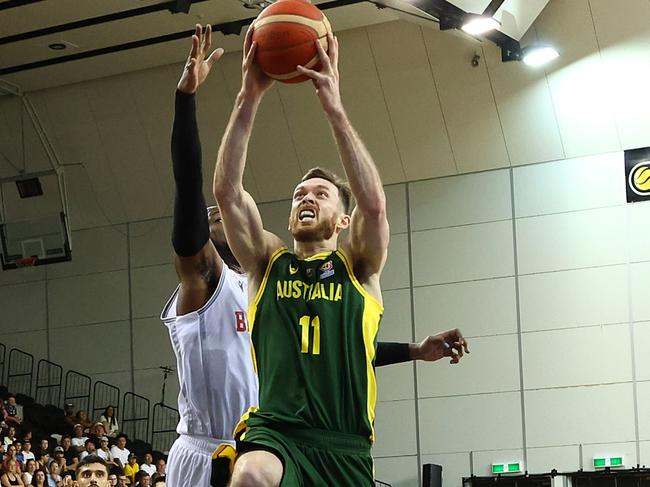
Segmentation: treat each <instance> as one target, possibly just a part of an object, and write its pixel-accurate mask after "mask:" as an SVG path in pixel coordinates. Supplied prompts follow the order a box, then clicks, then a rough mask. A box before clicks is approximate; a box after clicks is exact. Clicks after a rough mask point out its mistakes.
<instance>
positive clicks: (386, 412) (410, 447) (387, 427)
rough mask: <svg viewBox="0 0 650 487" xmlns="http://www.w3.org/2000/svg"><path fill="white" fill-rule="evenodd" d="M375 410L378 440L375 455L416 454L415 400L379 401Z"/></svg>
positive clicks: (374, 449)
mask: <svg viewBox="0 0 650 487" xmlns="http://www.w3.org/2000/svg"><path fill="white" fill-rule="evenodd" d="M375 411H376V414H377V416H376V419H375V437H376V442H375V444H374V446H373V449H372V452H373V455H377V456H379V457H392V456H400V455H413V454H415V453H416V450H417V446H416V443H417V441H416V436H415V432H416V425H415V401H414V400H407V401H389V402H379V403H377V407H376V409H375Z"/></svg>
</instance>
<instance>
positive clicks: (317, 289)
mask: <svg viewBox="0 0 650 487" xmlns="http://www.w3.org/2000/svg"><path fill="white" fill-rule="evenodd" d="M276 289H277V291H276V297H277V299H303V300H305V301H313V300H316V299H322V300H325V301H341V299H343V286H342V285H341V283H334V282H330V283H329V285H327V284H324V283H320V282H315V283H307V282H303V281H300V280H284V281H278V282H277V286H276Z"/></svg>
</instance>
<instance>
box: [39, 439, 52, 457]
mask: <svg viewBox="0 0 650 487" xmlns="http://www.w3.org/2000/svg"><path fill="white" fill-rule="evenodd" d="M38 451H39V454H40V453H42V452H44V451H46V452H47V453H48V454H51V453H52V450H51V449H50V441H49V440H48V439H47V438H43V439H42V440H41V444H40V445H39V450H38Z"/></svg>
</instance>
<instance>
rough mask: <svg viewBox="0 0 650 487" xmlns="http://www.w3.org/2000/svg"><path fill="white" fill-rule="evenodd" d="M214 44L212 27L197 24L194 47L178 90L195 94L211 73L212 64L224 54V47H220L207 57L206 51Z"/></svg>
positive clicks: (193, 38) (193, 40) (193, 41)
mask: <svg viewBox="0 0 650 487" xmlns="http://www.w3.org/2000/svg"><path fill="white" fill-rule="evenodd" d="M211 45H212V27H211V26H210V25H209V24H208V25H207V26H206V28H205V29H203V28H201V25H200V24H196V32H195V33H194V35H193V36H192V49H191V50H190V54H189V56H187V62H186V63H185V69H184V70H183V74H182V75H181V79H180V81H179V82H178V90H179V91H182V92H183V93H187V94H190V95H191V94H193V93H196V90H197V89H198V88H199V86H201V84H202V83H203V82H204V81H205V79H206V78H207V77H208V74H209V73H210V69H212V65H213V64H214V63H215V62H216V61H218V60H219V58H220V57H221V56H223V52H224V51H223V49H222V48H218V49H215V50H214V51H212V53H211V54H210V55H209V56H208V57H207V58H206V53H207V52H209V51H210V46H211Z"/></svg>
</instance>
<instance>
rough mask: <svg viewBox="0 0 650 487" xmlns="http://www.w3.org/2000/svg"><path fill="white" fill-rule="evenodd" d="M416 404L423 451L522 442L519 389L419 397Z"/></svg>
mask: <svg viewBox="0 0 650 487" xmlns="http://www.w3.org/2000/svg"><path fill="white" fill-rule="evenodd" d="M419 405H420V443H421V451H422V453H423V454H430V453H444V452H459V451H468V452H469V451H474V450H497V449H510V448H516V447H517V446H521V445H522V429H521V400H520V394H519V393H518V392H506V393H498V394H478V395H475V396H457V397H442V398H433V399H420V400H419ZM505 424H507V425H509V427H508V428H504V427H503V426H504V425H505Z"/></svg>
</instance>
